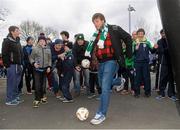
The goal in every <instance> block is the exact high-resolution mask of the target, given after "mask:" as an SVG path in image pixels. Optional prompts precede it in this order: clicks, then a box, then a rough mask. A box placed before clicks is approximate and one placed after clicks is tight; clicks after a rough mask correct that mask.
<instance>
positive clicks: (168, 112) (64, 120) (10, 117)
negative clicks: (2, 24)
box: [0, 79, 180, 129]
mask: <svg viewBox="0 0 180 130" xmlns="http://www.w3.org/2000/svg"><path fill="white" fill-rule="evenodd" d="M155 96H156V94H155V93H154V94H153V96H152V97H151V98H149V99H147V98H144V97H143V96H142V97H141V98H139V99H135V98H134V97H132V96H130V95H128V96H122V95H120V94H117V93H113V94H112V97H111V103H110V108H109V113H108V117H107V120H106V121H105V122H104V123H103V124H100V125H98V126H93V125H91V124H90V123H89V121H90V119H91V118H92V117H93V116H94V113H95V110H96V108H97V106H98V101H96V100H95V99H91V100H90V99H87V97H86V96H85V95H82V96H81V97H79V98H76V99H75V102H74V103H72V104H63V103H62V102H60V101H59V100H57V99H55V98H54V96H53V94H52V93H49V94H48V100H49V103H48V104H46V105H41V106H40V107H39V108H38V109H34V108H32V100H33V96H32V95H31V96H29V95H23V96H22V98H23V99H24V100H25V102H24V103H23V104H21V105H19V106H16V107H7V106H6V105H4V102H5V80H2V79H1V80H0V128H1V129H8V128H14V129H19V128H22V129H26V128H28V129H29V128H31V129H38V128H42V129H44V128H47V129H53V128H57V129H60V128H62V129H65V128H66V129H96V128H97V129H104V128H107V129H108V128H109V129H117V128H119V129H120V128H122V129H140V128H143V129H154V128H157V129H164V128H166V129H170V128H174V129H175V128H180V116H179V114H178V112H177V109H176V104H175V103H174V102H172V101H170V100H169V99H167V98H166V99H164V100H163V101H157V100H156V99H155ZM81 106H83V107H87V108H88V109H89V111H90V116H89V118H88V120H87V121H85V122H81V121H79V120H77V119H76V117H75V112H76V110H77V109H78V108H79V107H81Z"/></svg>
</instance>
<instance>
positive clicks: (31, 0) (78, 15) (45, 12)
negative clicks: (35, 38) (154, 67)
mask: <svg viewBox="0 0 180 130" xmlns="http://www.w3.org/2000/svg"><path fill="white" fill-rule="evenodd" d="M129 4H131V5H132V6H133V7H134V8H135V9H136V11H135V12H133V13H132V30H133V28H134V24H135V23H136V21H137V19H139V18H144V19H145V20H146V21H147V23H148V24H150V26H151V30H152V31H153V30H154V29H155V28H156V29H157V30H159V29H161V22H160V17H159V12H158V8H157V4H156V0H0V8H2V7H5V8H8V9H9V10H10V12H11V13H10V14H9V15H8V17H6V21H5V22H2V21H0V24H1V25H2V24H3V25H5V27H4V28H3V29H1V31H0V32H1V34H0V42H1V41H2V38H3V37H5V36H6V34H7V28H8V26H9V25H12V24H13V25H19V24H20V23H21V22H22V21H23V20H27V19H29V20H34V21H37V22H39V23H40V24H42V25H45V26H52V27H53V28H55V29H57V30H58V31H62V30H67V31H69V32H70V34H71V39H73V35H74V34H75V33H84V34H85V37H86V38H87V39H89V37H90V36H91V35H92V33H93V32H94V30H95V28H94V26H93V24H92V22H91V17H92V15H93V14H94V13H95V12H102V13H104V14H105V16H106V19H107V22H108V23H109V24H117V25H120V26H121V27H122V28H124V29H125V30H126V31H128V11H127V8H128V5H129Z"/></svg>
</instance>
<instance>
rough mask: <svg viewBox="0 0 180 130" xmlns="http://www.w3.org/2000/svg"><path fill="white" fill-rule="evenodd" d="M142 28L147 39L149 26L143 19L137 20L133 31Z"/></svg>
mask: <svg viewBox="0 0 180 130" xmlns="http://www.w3.org/2000/svg"><path fill="white" fill-rule="evenodd" d="M139 28H143V29H144V30H145V32H146V36H147V37H149V34H150V25H149V24H148V23H147V22H146V20H145V19H144V18H139V19H138V20H137V21H136V24H135V30H138V29H139Z"/></svg>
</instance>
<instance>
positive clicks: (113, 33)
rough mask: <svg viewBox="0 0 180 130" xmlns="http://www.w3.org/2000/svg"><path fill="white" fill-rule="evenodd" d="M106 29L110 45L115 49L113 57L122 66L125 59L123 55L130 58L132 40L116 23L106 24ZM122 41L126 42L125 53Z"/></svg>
mask: <svg viewBox="0 0 180 130" xmlns="http://www.w3.org/2000/svg"><path fill="white" fill-rule="evenodd" d="M108 31H109V34H110V37H111V42H112V47H113V49H114V51H115V59H116V60H117V61H118V63H119V64H120V65H121V66H124V65H125V59H124V56H123V55H126V57H127V58H132V43H133V41H132V38H131V35H130V34H128V33H127V32H126V31H125V30H123V29H122V28H121V27H119V26H117V25H108ZM122 41H123V42H124V43H125V44H126V52H125V54H124V53H123V49H122ZM94 45H95V44H94ZM92 52H93V51H92Z"/></svg>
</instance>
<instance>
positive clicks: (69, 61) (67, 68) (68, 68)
mask: <svg viewBox="0 0 180 130" xmlns="http://www.w3.org/2000/svg"><path fill="white" fill-rule="evenodd" d="M74 67H75V66H74V56H73V54H72V51H69V52H66V55H65V58H64V60H63V61H62V74H63V75H65V74H66V73H71V74H72V73H73V72H74Z"/></svg>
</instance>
